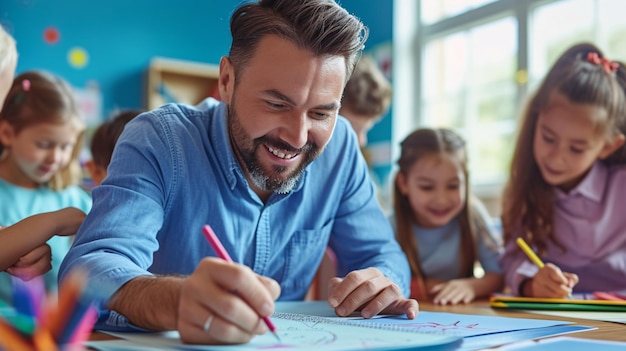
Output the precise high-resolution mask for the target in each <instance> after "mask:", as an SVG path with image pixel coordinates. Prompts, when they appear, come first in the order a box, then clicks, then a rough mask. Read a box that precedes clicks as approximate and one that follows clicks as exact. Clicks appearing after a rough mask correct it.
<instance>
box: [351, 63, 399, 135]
mask: <svg viewBox="0 0 626 351" xmlns="http://www.w3.org/2000/svg"><path fill="white" fill-rule="evenodd" d="M389 105H391V83H389V81H388V80H387V78H385V76H384V75H383V72H381V71H380V69H378V66H377V65H376V62H375V61H374V60H373V59H372V58H371V57H370V56H362V57H361V59H360V60H359V63H358V64H357V65H356V67H355V68H354V71H353V72H352V76H350V79H349V80H348V83H346V87H345V88H344V90H343V97H342V98H341V109H340V110H339V114H340V115H342V116H343V117H345V118H346V119H348V121H350V124H351V125H352V129H354V131H355V132H356V135H357V137H358V138H359V146H361V147H365V145H366V144H367V132H368V131H369V130H370V129H372V127H373V126H374V124H375V123H376V122H378V121H379V120H380V119H381V118H382V117H383V115H384V114H385V113H387V111H388V110H389Z"/></svg>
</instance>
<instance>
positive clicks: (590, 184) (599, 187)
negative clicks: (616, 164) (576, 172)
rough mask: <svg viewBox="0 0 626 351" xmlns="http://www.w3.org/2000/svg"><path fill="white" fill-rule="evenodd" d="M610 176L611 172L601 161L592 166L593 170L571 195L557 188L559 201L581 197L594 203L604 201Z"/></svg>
mask: <svg viewBox="0 0 626 351" xmlns="http://www.w3.org/2000/svg"><path fill="white" fill-rule="evenodd" d="M608 174H609V172H608V168H607V166H606V165H605V164H604V163H602V162H600V161H596V162H595V163H594V164H593V166H591V169H590V170H589V172H588V173H587V175H586V176H585V178H583V180H582V181H581V182H580V183H579V184H578V185H577V186H576V187H575V188H573V189H572V190H571V191H570V192H569V193H565V192H563V191H562V190H560V189H558V188H556V189H557V191H556V194H557V199H565V198H569V197H573V196H576V195H580V196H583V197H586V198H588V199H590V200H592V201H595V202H600V201H601V200H602V195H603V194H604V188H605V187H606V184H607V177H608Z"/></svg>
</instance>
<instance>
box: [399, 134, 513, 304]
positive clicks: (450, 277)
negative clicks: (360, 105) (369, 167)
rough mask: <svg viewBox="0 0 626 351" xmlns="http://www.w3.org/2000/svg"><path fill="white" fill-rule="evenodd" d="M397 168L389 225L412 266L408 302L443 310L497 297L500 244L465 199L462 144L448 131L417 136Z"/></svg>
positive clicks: (481, 212)
mask: <svg viewBox="0 0 626 351" xmlns="http://www.w3.org/2000/svg"><path fill="white" fill-rule="evenodd" d="M398 166H399V171H398V173H397V174H396V179H395V190H394V210H395V218H393V216H392V221H391V222H392V225H393V226H395V230H396V237H397V239H398V242H399V243H400V245H401V246H402V249H403V250H404V252H405V253H406V255H407V258H408V260H409V265H410V266H411V273H412V276H413V280H412V284H411V297H412V298H416V299H428V300H432V301H433V302H434V303H436V304H443V305H445V304H448V303H449V304H457V303H468V302H470V301H472V300H474V299H476V298H480V297H486V296H489V295H491V294H492V293H494V292H497V291H500V290H501V289H502V285H503V278H502V274H501V268H500V266H499V265H498V254H499V251H500V248H501V238H500V236H499V235H498V233H496V232H495V231H493V230H491V228H492V226H491V220H490V217H489V216H488V214H487V212H486V209H485V208H484V207H483V206H482V204H481V203H480V202H479V201H478V199H475V198H474V197H472V196H471V192H470V190H469V174H468V170H467V155H466V150H465V142H464V140H463V139H462V138H461V137H460V136H459V135H457V134H456V133H454V132H453V131H451V130H448V129H443V128H439V129H429V128H424V129H418V130H416V131H414V132H413V133H411V134H410V135H409V136H407V137H406V139H404V141H403V142H402V143H401V156H400V159H399V160H398ZM477 260H478V261H479V262H480V264H481V265H482V268H483V269H484V271H485V274H484V276H482V277H480V278H478V277H475V276H474V265H475V263H476V261H477Z"/></svg>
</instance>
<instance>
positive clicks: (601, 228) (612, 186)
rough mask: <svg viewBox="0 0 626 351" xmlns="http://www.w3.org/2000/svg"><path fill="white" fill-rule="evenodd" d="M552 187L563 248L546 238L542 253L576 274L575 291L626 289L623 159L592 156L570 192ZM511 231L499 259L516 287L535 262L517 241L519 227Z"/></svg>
mask: <svg viewBox="0 0 626 351" xmlns="http://www.w3.org/2000/svg"><path fill="white" fill-rule="evenodd" d="M554 191H555V201H556V203H555V207H554V232H555V237H556V239H557V240H558V242H559V243H561V245H563V246H564V248H565V252H563V251H561V249H559V247H557V246H556V245H555V244H554V243H553V242H552V241H548V243H547V254H546V255H545V256H542V257H541V259H542V260H543V261H544V262H545V263H549V262H550V263H553V264H555V265H556V266H558V267H559V268H561V270H562V271H564V272H569V273H575V274H577V275H578V277H579V278H580V281H579V282H578V284H577V285H576V286H575V287H574V291H575V292H592V291H626V165H613V166H606V165H605V164H603V163H601V162H596V163H595V164H594V165H593V167H592V168H591V170H590V171H589V173H588V174H587V176H586V177H585V178H584V179H583V181H581V182H580V184H578V186H577V187H575V188H574V189H572V190H571V191H570V192H569V193H564V192H563V191H561V190H560V189H558V188H554ZM514 235H515V236H514V238H513V240H510V241H509V242H508V243H507V245H506V246H505V250H504V253H503V254H502V255H501V256H500V264H501V265H502V267H503V269H504V272H505V278H506V283H507V285H508V286H509V287H510V288H511V291H512V292H513V293H518V292H519V286H520V284H521V282H522V281H523V280H524V279H526V278H527V277H532V276H533V275H534V274H535V273H536V272H537V268H536V267H533V266H531V264H530V261H529V260H528V258H527V257H526V256H525V255H524V253H523V252H522V251H521V250H520V249H519V247H518V246H517V244H516V243H515V239H516V238H517V237H518V236H519V232H518V233H514ZM529 267H531V268H532V269H528V268H529Z"/></svg>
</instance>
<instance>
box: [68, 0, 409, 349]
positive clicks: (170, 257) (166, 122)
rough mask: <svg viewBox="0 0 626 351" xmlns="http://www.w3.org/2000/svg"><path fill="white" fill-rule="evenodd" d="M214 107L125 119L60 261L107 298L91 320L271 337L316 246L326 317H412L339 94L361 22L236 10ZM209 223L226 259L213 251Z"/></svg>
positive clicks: (360, 36) (306, 12) (309, 4)
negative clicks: (278, 309) (341, 114)
mask: <svg viewBox="0 0 626 351" xmlns="http://www.w3.org/2000/svg"><path fill="white" fill-rule="evenodd" d="M231 33H232V36H233V42H232V46H231V50H230V54H229V56H228V57H223V58H222V60H221V62H220V78H219V90H220V95H221V98H222V102H218V101H216V100H213V99H207V100H205V101H204V102H202V103H201V104H200V105H199V106H198V107H191V106H185V105H176V104H170V105H166V106H164V107H161V108H159V109H156V110H154V111H151V112H148V113H144V114H142V115H140V116H138V117H136V118H135V119H134V120H133V121H131V122H130V123H129V124H128V125H127V127H126V129H125V130H124V132H123V134H122V135H121V136H120V139H119V141H118V144H117V145H116V148H115V151H114V154H113V157H112V160H111V164H110V166H109V175H108V177H107V178H106V179H105V181H104V182H103V183H102V185H101V186H99V187H97V188H96V189H95V190H94V192H93V198H94V206H93V209H92V211H91V212H90V214H89V215H88V217H87V218H86V220H85V222H84V224H83V226H82V227H81V229H80V232H79V233H78V235H77V238H76V241H75V243H74V246H73V247H72V249H71V251H70V253H69V255H68V256H67V258H66V260H65V261H64V264H63V266H62V274H63V275H67V274H68V272H70V270H71V269H72V268H75V267H84V268H86V269H87V270H88V271H89V273H90V277H91V285H90V286H93V287H97V288H99V290H100V291H106V292H107V293H106V294H105V299H104V301H103V303H102V306H101V309H102V310H103V311H102V312H103V313H101V314H100V317H101V318H100V321H99V324H98V327H99V328H105V329H106V328H134V327H140V328H144V329H151V330H165V329H177V330H178V331H179V332H180V334H181V337H182V339H183V340H184V341H185V342H189V343H214V344H222V343H241V342H246V341H248V340H250V339H251V338H252V337H253V336H254V335H257V334H262V333H265V332H266V331H267V327H266V325H265V324H264V323H263V320H262V317H266V316H269V315H270V314H271V313H272V312H273V310H274V300H276V299H277V298H280V299H281V300H301V299H303V298H304V296H305V294H306V292H307V289H308V287H309V285H310V283H311V281H312V279H313V276H314V274H315V271H316V268H317V266H318V265H319V263H320V261H321V259H322V256H323V254H324V252H325V249H326V247H327V246H330V247H331V248H332V249H333V250H334V251H335V253H336V254H337V258H338V271H339V274H340V276H339V277H336V278H333V279H331V280H330V282H329V287H330V294H329V301H328V302H329V304H330V305H331V306H333V307H334V308H335V310H336V312H337V314H338V315H341V316H345V315H348V314H350V313H351V312H353V311H355V310H359V311H361V314H362V315H363V316H364V317H372V316H374V315H376V314H378V313H390V314H407V316H408V317H409V318H414V317H415V316H416V314H417V312H418V305H417V302H416V301H415V300H410V299H406V296H407V295H408V292H409V291H408V288H409V279H410V277H409V269H408V264H407V261H406V257H405V256H404V253H403V252H402V251H401V249H400V247H399V246H398V244H397V243H396V241H395V239H394V235H393V232H392V229H391V227H390V225H389V222H388V221H387V220H386V218H385V216H384V214H383V213H382V211H381V209H380V207H379V206H378V203H377V200H376V196H375V192H374V188H373V186H372V182H371V181H370V179H369V177H368V170H367V166H366V164H365V162H364V160H363V158H362V156H361V154H360V151H359V147H358V143H357V140H356V137H355V135H354V133H352V132H351V130H350V125H349V124H348V122H347V121H346V120H344V119H338V116H337V113H338V110H339V107H340V101H341V94H342V91H343V88H344V85H345V83H346V81H347V79H348V77H349V76H350V73H351V71H352V69H353V67H354V64H355V60H356V59H357V57H358V55H359V53H360V50H361V49H362V47H363V43H364V40H365V38H366V33H367V31H366V28H365V27H364V26H363V24H362V23H361V22H360V21H358V20H357V19H356V18H355V17H354V16H352V15H350V14H349V13H348V12H346V11H345V10H344V9H343V8H341V7H340V6H338V5H337V4H336V3H335V2H334V1H332V0H311V1H306V0H297V1H296V0H277V1H260V2H259V3H248V4H244V5H242V7H240V8H238V9H237V10H236V11H235V12H234V14H233V17H232V19H231ZM205 224H209V225H211V227H212V228H213V230H214V231H215V232H216V233H217V235H218V236H219V239H220V241H221V242H222V243H223V244H224V246H225V249H226V251H227V252H229V253H230V256H232V258H233V261H235V262H237V263H227V262H225V261H223V260H221V259H218V258H216V257H215V256H216V253H215V252H214V251H213V250H212V249H211V246H210V245H209V244H208V243H207V242H206V241H205V239H204V238H203V236H202V234H201V228H202V226H203V225H205Z"/></svg>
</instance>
